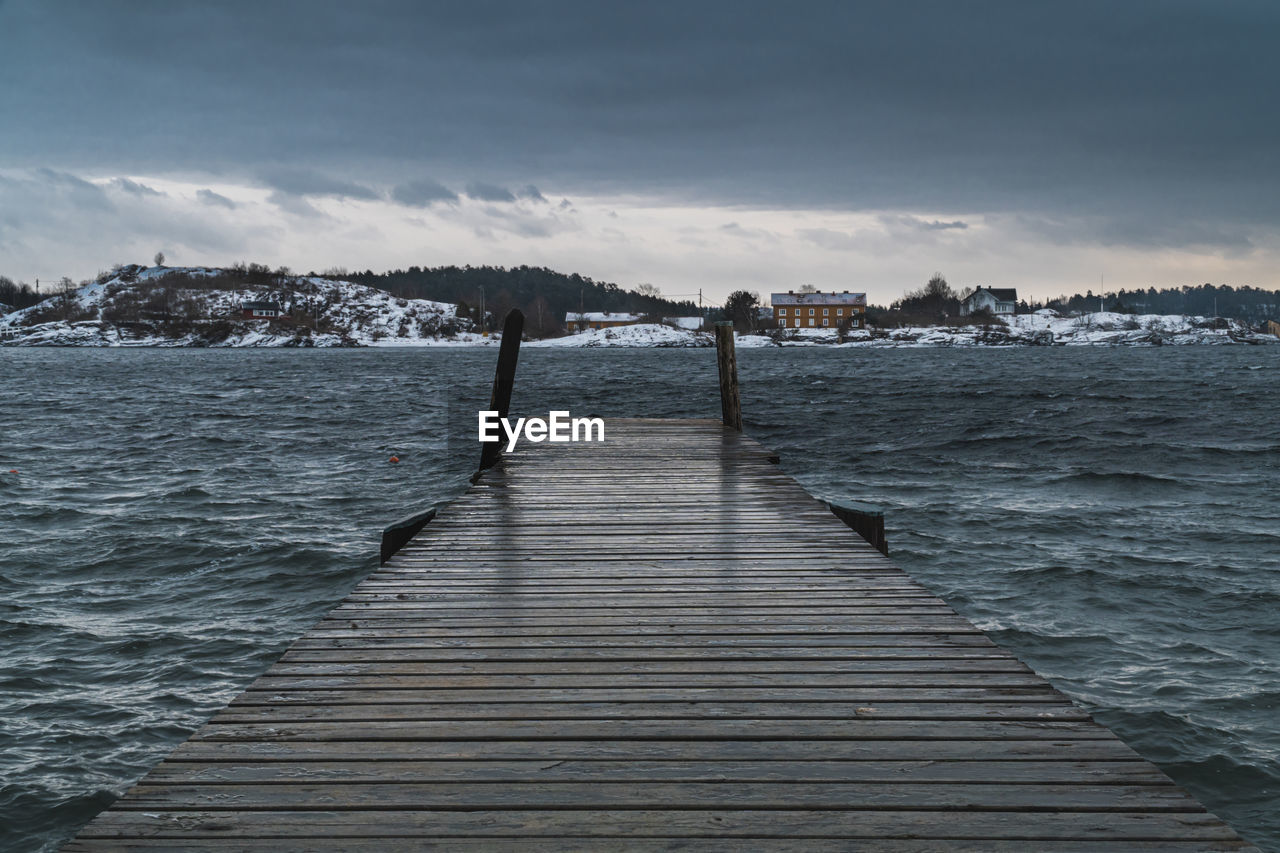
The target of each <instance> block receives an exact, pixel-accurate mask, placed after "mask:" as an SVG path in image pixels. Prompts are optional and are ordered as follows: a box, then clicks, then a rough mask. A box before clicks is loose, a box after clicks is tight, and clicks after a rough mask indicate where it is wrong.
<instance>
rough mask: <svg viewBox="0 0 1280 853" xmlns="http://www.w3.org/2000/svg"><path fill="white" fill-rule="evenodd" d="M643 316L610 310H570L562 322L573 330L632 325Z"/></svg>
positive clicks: (580, 330)
mask: <svg viewBox="0 0 1280 853" xmlns="http://www.w3.org/2000/svg"><path fill="white" fill-rule="evenodd" d="M642 319H643V318H642V317H641V316H640V315H639V314H629V313H626V312H616V311H615V312H610V311H586V312H583V313H579V312H577V311H570V312H569V313H568V314H565V315H564V324H565V326H566V327H568V328H569V329H570V330H572V331H575V332H582V331H586V330H587V329H611V328H613V327H614V326H634V325H635V324H636V323H639V322H640V321H641V320H642Z"/></svg>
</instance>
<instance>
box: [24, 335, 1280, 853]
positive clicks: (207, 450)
mask: <svg viewBox="0 0 1280 853" xmlns="http://www.w3.org/2000/svg"><path fill="white" fill-rule="evenodd" d="M495 360H496V350H493V349H479V348H450V349H375V350H370V349H366V350H161V349H145V350H142V349H135V350H86V349H14V348H9V349H0V785H2V787H0V849H3V850H7V851H35V850H54V849H56V848H57V847H58V846H59V845H60V844H61V843H62V842H64V841H65V840H67V839H68V838H69V837H71V836H72V835H74V833H75V832H76V830H77V829H78V828H79V827H80V826H82V825H83V824H84V823H85V822H86V821H88V820H89V819H90V818H92V817H93V816H94V815H95V814H96V813H97V812H98V811H99V810H101V809H103V808H104V807H106V806H107V805H109V804H110V803H111V802H112V801H113V799H114V798H115V797H117V796H119V795H120V794H121V793H122V792H123V791H124V790H125V789H126V788H128V787H129V786H130V785H131V784H132V783H133V782H134V781H136V780H137V779H138V778H139V777H141V776H142V775H143V774H144V773H145V772H146V771H147V770H148V769H149V768H150V767H151V766H152V765H153V764H155V763H156V762H157V761H159V760H161V759H162V758H164V757H165V756H166V755H167V754H168V753H169V751H170V750H172V749H173V748H174V747H175V746H176V745H177V744H178V743H180V742H181V741H183V740H184V739H185V738H186V737H187V736H188V735H189V734H190V733H191V732H193V731H194V730H195V729H196V728H197V727H198V726H200V725H201V724H202V722H203V721H204V720H205V719H207V718H208V717H209V716H211V715H212V714H213V713H214V712H215V711H217V710H218V709H219V708H221V707H222V706H223V705H224V704H226V703H227V702H228V701H229V700H230V699H231V698H232V697H233V696H235V695H236V694H237V693H238V692H240V691H241V690H242V689H243V688H244V687H245V686H246V685H248V684H249V682H250V681H252V680H253V679H254V678H255V677H256V676H257V675H259V674H260V673H261V672H263V671H264V670H265V669H266V668H267V667H268V666H269V665H270V664H271V663H272V662H273V661H274V660H275V659H276V658H277V657H278V656H279V655H280V654H281V653H282V652H283V650H284V649H285V648H286V647H287V646H288V645H289V643H290V642H291V641H292V640H293V639H294V638H296V637H297V636H298V635H299V634H301V633H303V632H304V631H305V630H306V629H307V628H308V627H309V626H310V625H311V624H312V623H314V622H315V621H316V620H317V619H319V618H320V617H321V616H322V615H323V614H324V613H325V612H326V611H328V610H329V609H330V608H331V607H333V606H334V605H335V604H336V603H337V602H338V601H339V600H340V599H341V598H342V597H343V596H344V595H345V594H346V593H347V592H348V591H349V590H350V589H351V588H352V587H353V586H354V585H355V584H356V583H357V582H358V581H359V580H360V579H361V578H362V577H364V576H365V575H366V574H368V573H369V572H370V571H372V570H373V569H374V568H375V567H376V565H377V551H378V540H379V533H380V530H381V528H382V527H383V526H385V525H386V524H388V523H390V522H392V521H394V520H396V519H398V518H400V517H402V516H405V515H407V514H409V513H411V512H413V511H415V510H418V509H421V508H423V507H426V506H428V505H430V504H433V503H437V502H439V501H442V500H448V499H449V498H451V497H454V496H456V495H458V494H460V493H461V492H462V491H464V490H465V489H466V487H467V478H468V475H469V474H470V473H472V471H473V470H474V469H475V466H476V462H477V458H478V445H477V443H476V441H475V439H474V435H475V430H476V421H475V417H476V416H475V412H476V410H477V409H478V408H480V407H481V404H483V403H484V402H485V401H486V400H487V398H488V393H489V386H490V384H491V382H492V371H493V367H494V362H495ZM738 360H739V371H740V376H741V383H742V398H743V416H744V420H745V429H746V432H747V433H748V434H749V435H750V436H752V437H753V438H756V439H759V440H760V441H762V442H763V443H765V444H766V445H768V446H769V447H771V448H773V449H774V450H775V451H777V452H778V454H779V455H780V456H781V459H782V467H783V469H784V470H785V471H786V472H787V473H789V474H790V475H792V476H794V477H795V478H796V479H797V480H799V481H800V482H801V483H802V484H803V485H804V486H805V487H807V488H808V489H809V490H810V491H811V492H812V493H813V494H815V495H817V496H819V497H824V498H837V499H841V500H853V501H860V502H864V503H870V504H874V505H877V506H879V507H881V508H882V509H883V510H884V513H885V517H886V527H887V531H888V541H889V548H890V551H891V555H892V557H893V559H894V560H895V561H896V562H897V563H898V564H899V565H900V566H901V567H902V568H904V569H905V570H906V571H907V572H909V573H910V574H912V575H913V576H914V577H915V578H916V579H918V580H919V581H921V582H922V583H924V584H925V585H926V586H928V587H929V588H931V589H932V590H933V591H935V592H936V593H938V594H939V595H941V596H942V597H943V598H945V599H946V600H947V601H948V602H949V603H950V604H951V605H953V606H954V607H955V608H956V609H957V610H958V611H959V612H960V613H962V614H963V615H965V616H967V617H968V618H969V619H971V620H973V621H974V622H975V623H976V624H977V625H978V626H979V627H980V628H982V629H983V630H984V631H986V632H987V633H988V634H989V635H990V636H991V637H992V638H993V639H994V640H995V641H996V642H998V643H1000V644H1002V645H1004V646H1006V647H1008V648H1009V649H1011V650H1012V651H1014V652H1015V653H1016V654H1017V655H1018V656H1019V657H1021V658H1022V659H1023V660H1024V661H1025V662H1026V663H1028V664H1030V665H1031V666H1032V667H1034V668H1035V669H1036V670H1037V671H1039V672H1040V673H1041V674H1043V675H1044V676H1046V677H1047V678H1049V679H1050V680H1051V681H1052V682H1053V684H1054V685H1055V686H1057V687H1058V688H1059V689H1061V690H1062V691H1064V692H1065V693H1066V694H1067V695H1069V696H1070V697H1071V698H1072V699H1074V700H1075V701H1076V702H1078V703H1079V704H1081V705H1082V706H1084V707H1085V708H1087V709H1088V710H1089V711H1090V712H1092V713H1093V714H1094V715H1095V716H1096V718H1097V719H1098V720H1099V721H1100V722H1102V723H1103V724H1105V725H1107V726H1109V727H1111V728H1112V729H1114V730H1115V731H1116V732H1117V733H1118V734H1119V735H1120V736H1121V737H1122V738H1124V739H1125V740H1126V741H1128V742H1129V743H1130V744H1131V745H1132V746H1133V747H1134V748H1135V749H1137V750H1138V751H1139V752H1140V753H1141V754H1142V755H1144V756H1145V757H1147V758H1149V759H1150V760H1152V761H1154V762H1156V763H1157V764H1158V765H1160V767H1162V768H1163V769H1164V770H1165V771H1166V772H1167V773H1168V774H1169V775H1170V776H1172V777H1173V779H1174V780H1176V781H1177V782H1178V783H1180V784H1182V785H1183V786H1185V787H1186V788H1187V789H1188V790H1190V791H1191V792H1192V793H1193V794H1194V795H1195V796H1196V797H1198V798H1199V799H1200V800H1201V801H1202V802H1203V803H1204V804H1205V805H1206V806H1208V807H1209V808H1210V809H1211V810H1212V811H1214V812H1216V813H1217V814H1218V815H1219V816H1220V817H1222V818H1224V819H1225V820H1227V821H1228V822H1229V823H1231V824H1232V826H1234V827H1235V828H1236V829H1237V831H1238V832H1240V833H1241V834H1242V835H1243V836H1244V837H1246V838H1247V839H1249V840H1250V841H1252V842H1253V843H1255V844H1257V845H1258V846H1259V847H1260V848H1262V849H1264V850H1270V851H1280V418H1278V417H1277V410H1278V408H1280V406H1278V404H1280V347H1247V346H1230V347H1229V346H1222V347H1208V346H1189V347H1178V348H1169V347H1165V348H1149V349H1134V348H1123V349H1120V348H1117V349H1111V348H1085V347H1080V348H1010V349H950V348H941V349H888V350H884V349H877V350H866V349H838V350H837V349H823V348H805V349H777V350H771V349H756V350H743V351H741V352H739V354H738ZM715 371H716V367H715V356H714V353H713V351H710V350H697V349H695V350H680V349H628V350H599V349H597V350H536V349H528V350H525V351H524V352H522V353H521V355H520V364H519V370H518V374H517V378H516V391H515V397H514V400H513V406H512V409H513V412H514V413H516V414H539V415H545V413H546V412H547V411H548V410H550V409H567V410H569V411H571V412H572V413H573V414H574V415H575V416H603V417H610V416H644V417H667V418H677V417H718V416H719V398H718V391H717V384H716V373H715ZM393 455H394V456H395V457H397V458H398V459H399V462H398V463H392V462H390V461H389V460H390V457H392V456H393ZM851 535H852V534H851Z"/></svg>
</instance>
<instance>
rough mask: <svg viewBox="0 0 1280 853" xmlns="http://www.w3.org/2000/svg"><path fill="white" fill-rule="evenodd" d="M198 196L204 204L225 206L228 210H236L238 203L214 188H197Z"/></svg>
mask: <svg viewBox="0 0 1280 853" xmlns="http://www.w3.org/2000/svg"><path fill="white" fill-rule="evenodd" d="M196 198H198V199H200V201H201V202H202V203H203V204H210V205H213V206H214V207H225V208H227V209H228V210H235V208H236V203H235V202H234V201H232V200H231V199H229V198H227V197H226V196H225V195H221V194H220V193H216V192H214V191H213V190H209V189H204V190H196Z"/></svg>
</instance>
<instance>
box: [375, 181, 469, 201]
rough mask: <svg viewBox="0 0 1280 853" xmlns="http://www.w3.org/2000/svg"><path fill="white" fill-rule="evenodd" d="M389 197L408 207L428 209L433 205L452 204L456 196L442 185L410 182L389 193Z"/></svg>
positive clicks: (429, 182)
mask: <svg viewBox="0 0 1280 853" xmlns="http://www.w3.org/2000/svg"><path fill="white" fill-rule="evenodd" d="M391 197H392V198H393V199H395V200H396V201H398V202H400V203H401V204H404V205H408V206H409V207H430V206H431V205H433V204H440V203H444V204H453V203H455V202H456V201H457V200H458V194H457V193H456V192H454V191H453V190H451V189H449V188H448V187H446V186H445V185H444V184H440V183H437V182H436V181H432V180H421V181H412V182H410V183H407V184H401V185H400V186H398V187H396V188H395V189H393V190H392V191H391Z"/></svg>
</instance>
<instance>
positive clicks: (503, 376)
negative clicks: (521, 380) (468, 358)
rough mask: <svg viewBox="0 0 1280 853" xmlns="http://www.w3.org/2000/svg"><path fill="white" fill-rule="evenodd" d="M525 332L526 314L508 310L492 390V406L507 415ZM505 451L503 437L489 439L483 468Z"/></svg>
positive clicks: (483, 452) (482, 455) (483, 449)
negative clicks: (500, 438) (501, 439)
mask: <svg viewBox="0 0 1280 853" xmlns="http://www.w3.org/2000/svg"><path fill="white" fill-rule="evenodd" d="M523 333H524V314H521V313H520V311H519V310H518V309H515V308H513V309H511V310H510V311H508V312H507V319H506V320H504V321H503V323H502V344H501V345H500V346H499V348H498V369H497V370H495V371H494V373H493V393H492V394H490V395H489V409H490V411H496V412H497V413H498V417H500V418H505V417H506V416H507V415H508V414H509V413H510V412H511V390H512V389H513V388H515V385H516V360H517V359H519V357H520V336H521V335H522V334H523ZM501 454H502V442H501V441H488V442H485V443H484V444H483V445H481V448H480V470H481V471H483V470H484V469H485V468H492V467H493V465H494V463H495V462H497V461H498V457H499V456H500V455H501Z"/></svg>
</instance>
